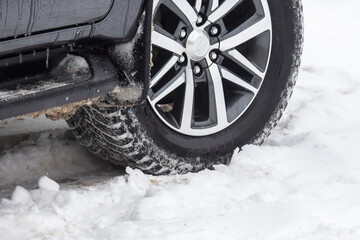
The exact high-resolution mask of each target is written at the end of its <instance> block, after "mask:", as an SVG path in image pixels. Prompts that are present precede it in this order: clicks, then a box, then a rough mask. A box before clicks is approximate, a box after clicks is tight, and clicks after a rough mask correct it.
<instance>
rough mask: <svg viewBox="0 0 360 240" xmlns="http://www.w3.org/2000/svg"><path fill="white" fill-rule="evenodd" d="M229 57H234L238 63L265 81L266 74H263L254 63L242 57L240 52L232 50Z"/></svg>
mask: <svg viewBox="0 0 360 240" xmlns="http://www.w3.org/2000/svg"><path fill="white" fill-rule="evenodd" d="M229 55H230V56H232V57H233V58H234V59H235V60H236V61H238V62H239V63H240V64H241V65H242V66H244V67H245V68H246V69H248V70H250V71H251V72H252V73H253V74H255V75H257V76H258V77H260V78H261V79H264V77H265V74H264V73H263V72H261V71H260V70H259V69H258V68H257V67H256V66H255V65H254V64H253V63H252V62H250V61H249V60H248V59H247V58H246V57H244V55H242V54H241V53H240V52H239V51H238V50H232V51H230V52H229Z"/></svg>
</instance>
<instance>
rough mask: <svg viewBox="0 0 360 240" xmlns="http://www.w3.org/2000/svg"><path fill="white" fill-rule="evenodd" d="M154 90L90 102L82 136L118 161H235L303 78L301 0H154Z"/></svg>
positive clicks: (171, 168)
mask: <svg viewBox="0 0 360 240" xmlns="http://www.w3.org/2000/svg"><path fill="white" fill-rule="evenodd" d="M153 24H154V31H153V33H152V44H153V63H154V66H153V67H152V70H151V74H152V79H151V84H150V90H149V95H148V100H147V101H146V102H144V103H143V104H142V105H139V106H136V107H129V108H126V107H118V106H109V105H106V106H101V105H93V106H84V107H82V108H81V109H79V110H78V111H77V112H76V113H75V114H74V116H73V117H72V118H71V119H69V120H68V123H69V125H70V126H71V127H72V128H73V130H74V133H75V134H76V136H77V137H78V138H79V140H80V142H81V143H82V144H83V145H85V146H87V147H88V148H89V150H90V151H91V152H93V153H94V154H97V155H98V156H100V157H101V158H104V159H107V160H110V161H112V162H113V163H115V164H119V165H124V166H131V167H136V168H139V169H141V170H143V171H144V172H146V173H150V174H155V175H160V174H177V173H180V174H182V173H186V172H196V171H199V170H202V169H206V168H212V166H213V165H216V164H228V163H229V162H230V160H231V156H232V153H233V151H234V149H235V148H237V147H239V148H241V147H242V146H243V145H245V144H249V143H254V144H261V143H262V142H263V141H264V139H265V138H266V137H267V136H268V135H269V133H270V130H271V129H272V128H274V126H275V125H276V123H277V122H278V120H279V119H280V117H281V115H282V112H283V111H284V109H285V107H286V106H287V102H288V100H289V98H290V96H291V93H292V89H293V87H294V85H295V81H296V77H297V73H298V68H299V65H300V55H301V51H302V40H303V29H302V24H303V21H302V5H301V2H300V0H268V1H267V0H208V1H206V0H203V1H202V0H189V1H185V0H172V1H169V0H155V1H154V6H153Z"/></svg>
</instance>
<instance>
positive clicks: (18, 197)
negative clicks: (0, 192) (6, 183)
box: [11, 186, 32, 204]
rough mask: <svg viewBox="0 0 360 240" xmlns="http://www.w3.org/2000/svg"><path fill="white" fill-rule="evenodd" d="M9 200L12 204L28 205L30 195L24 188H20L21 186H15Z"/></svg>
mask: <svg viewBox="0 0 360 240" xmlns="http://www.w3.org/2000/svg"><path fill="white" fill-rule="evenodd" d="M11 200H12V201H13V202H14V203H23V204H24V203H28V202H30V201H31V200H32V199H31V195H30V193H29V191H28V190H26V189H25V188H23V187H21V186H17V187H16V188H15V190H14V192H13V193H12V194H11Z"/></svg>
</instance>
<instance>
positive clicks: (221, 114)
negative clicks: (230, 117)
mask: <svg viewBox="0 0 360 240" xmlns="http://www.w3.org/2000/svg"><path fill="white" fill-rule="evenodd" d="M209 70H210V74H211V78H212V81H213V85H214V95H215V107H216V116H217V123H218V125H221V126H222V125H227V124H228V121H227V113H226V104H225V95H224V88H223V83H222V78H221V74H220V71H219V68H218V66H217V64H212V65H211V66H210V67H209Z"/></svg>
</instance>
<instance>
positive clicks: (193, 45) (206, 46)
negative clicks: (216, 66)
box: [186, 30, 210, 61]
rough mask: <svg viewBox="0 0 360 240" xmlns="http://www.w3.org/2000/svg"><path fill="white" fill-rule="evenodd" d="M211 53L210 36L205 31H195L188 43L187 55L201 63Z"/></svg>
mask: <svg viewBox="0 0 360 240" xmlns="http://www.w3.org/2000/svg"><path fill="white" fill-rule="evenodd" d="M209 51H210V38H209V35H208V34H207V33H206V32H205V31H204V30H194V31H193V32H192V33H191V34H190V35H189V37H188V40H187V42H186V53H187V54H188V55H189V57H190V58H191V59H193V60H194V61H200V60H201V59H203V58H204V57H205V56H206V54H208V53H209Z"/></svg>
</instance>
